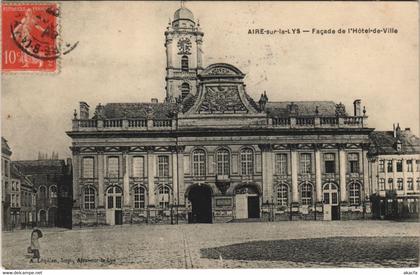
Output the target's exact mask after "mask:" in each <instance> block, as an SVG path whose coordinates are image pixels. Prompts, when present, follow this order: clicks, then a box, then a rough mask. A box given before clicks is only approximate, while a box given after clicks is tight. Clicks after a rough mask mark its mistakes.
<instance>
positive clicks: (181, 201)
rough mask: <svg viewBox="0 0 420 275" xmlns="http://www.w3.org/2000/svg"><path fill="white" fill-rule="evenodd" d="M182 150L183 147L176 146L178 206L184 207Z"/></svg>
mask: <svg viewBox="0 0 420 275" xmlns="http://www.w3.org/2000/svg"><path fill="white" fill-rule="evenodd" d="M184 149H185V146H178V147H177V150H178V154H177V157H178V161H177V164H178V173H177V174H178V205H185V183H184Z"/></svg>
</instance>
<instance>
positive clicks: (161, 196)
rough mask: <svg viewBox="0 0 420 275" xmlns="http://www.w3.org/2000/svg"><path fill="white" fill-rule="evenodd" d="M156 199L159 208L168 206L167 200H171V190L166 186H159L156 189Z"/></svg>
mask: <svg viewBox="0 0 420 275" xmlns="http://www.w3.org/2000/svg"><path fill="white" fill-rule="evenodd" d="M158 200H159V206H160V207H161V208H169V202H170V201H171V190H170V189H169V187H168V186H164V185H162V186H160V187H159V189H158Z"/></svg>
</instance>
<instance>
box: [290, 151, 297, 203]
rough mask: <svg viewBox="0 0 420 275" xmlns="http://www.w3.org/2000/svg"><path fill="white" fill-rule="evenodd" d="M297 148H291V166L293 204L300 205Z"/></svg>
mask: <svg viewBox="0 0 420 275" xmlns="http://www.w3.org/2000/svg"><path fill="white" fill-rule="evenodd" d="M295 150H296V148H295V147H292V148H291V152H290V155H291V165H292V167H291V168H292V202H294V203H299V191H298V152H297V151H295Z"/></svg>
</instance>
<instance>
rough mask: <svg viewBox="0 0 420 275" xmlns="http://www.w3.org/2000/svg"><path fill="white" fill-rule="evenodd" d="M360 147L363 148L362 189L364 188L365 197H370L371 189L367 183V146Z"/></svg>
mask: <svg viewBox="0 0 420 275" xmlns="http://www.w3.org/2000/svg"><path fill="white" fill-rule="evenodd" d="M362 149H363V151H362V163H363V185H364V190H365V195H364V197H365V198H366V197H370V195H371V192H372V190H371V188H370V185H369V162H368V157H367V153H368V148H367V146H363V147H362Z"/></svg>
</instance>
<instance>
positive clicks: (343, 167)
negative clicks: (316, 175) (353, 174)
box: [338, 144, 347, 202]
mask: <svg viewBox="0 0 420 275" xmlns="http://www.w3.org/2000/svg"><path fill="white" fill-rule="evenodd" d="M344 148H345V144H339V146H338V156H339V164H340V201H341V202H346V201H347V186H346V152H345V150H344Z"/></svg>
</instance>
